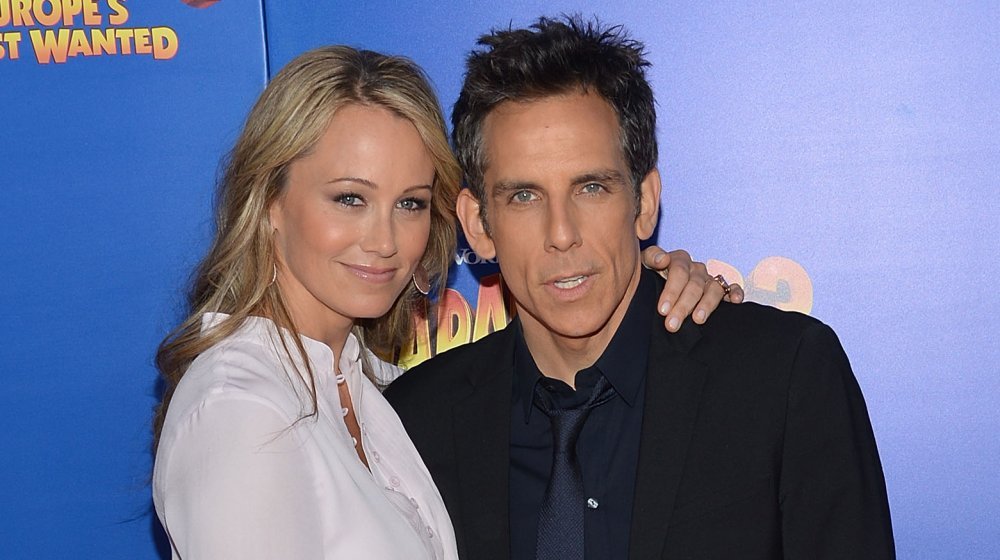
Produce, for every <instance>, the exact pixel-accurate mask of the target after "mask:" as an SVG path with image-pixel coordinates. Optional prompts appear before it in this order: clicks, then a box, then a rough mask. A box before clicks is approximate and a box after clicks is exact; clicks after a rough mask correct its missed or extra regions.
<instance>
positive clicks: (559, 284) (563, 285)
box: [551, 274, 588, 290]
mask: <svg viewBox="0 0 1000 560" xmlns="http://www.w3.org/2000/svg"><path fill="white" fill-rule="evenodd" d="M587 278H588V276H587V275H586V274H578V275H576V276H566V277H563V278H561V279H558V280H553V281H552V282H551V284H552V285H553V286H555V287H556V288H558V289H560V290H571V289H573V288H575V287H577V286H579V285H580V284H583V283H584V281H586V280H587Z"/></svg>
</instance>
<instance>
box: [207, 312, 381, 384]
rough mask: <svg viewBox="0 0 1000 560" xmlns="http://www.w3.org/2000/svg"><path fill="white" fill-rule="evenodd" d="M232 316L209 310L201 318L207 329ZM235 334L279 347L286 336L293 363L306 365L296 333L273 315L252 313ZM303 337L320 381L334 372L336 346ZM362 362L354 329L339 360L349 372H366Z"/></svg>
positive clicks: (344, 369)
mask: <svg viewBox="0 0 1000 560" xmlns="http://www.w3.org/2000/svg"><path fill="white" fill-rule="evenodd" d="M228 317H229V315H228V314H226V313H205V314H204V315H202V318H201V331H202V332H205V331H207V330H209V329H211V328H213V327H215V326H217V325H218V324H219V323H221V322H222V321H224V320H225V319H227V318H228ZM234 334H236V335H237V336H240V335H242V336H247V335H250V336H256V337H261V338H262V339H263V340H264V341H266V342H267V343H268V344H272V345H276V346H275V348H276V350H277V349H278V348H281V342H280V340H279V339H278V338H277V337H278V336H283V337H285V344H286V345H287V347H288V348H289V349H291V350H292V356H291V357H292V363H293V364H295V365H296V366H301V365H302V364H301V363H300V361H299V357H298V353H297V352H295V350H294V348H295V339H294V335H292V333H291V332H290V331H288V330H286V329H282V328H279V327H278V326H277V325H276V324H275V323H274V321H272V320H271V319H268V318H266V317H259V316H256V315H249V316H247V317H246V319H244V321H243V324H242V325H240V327H239V328H238V329H237V331H236V333H234ZM299 340H301V341H302V347H303V348H305V350H306V356H307V357H308V358H309V362H310V366H311V367H312V368H313V371H315V372H317V373H320V374H321V375H317V376H316V378H315V379H316V380H317V382H320V383H322V382H325V381H326V379H327V378H328V377H331V376H332V370H333V358H334V354H333V350H332V349H331V348H330V347H329V346H328V345H327V344H326V343H325V342H321V341H319V340H315V339H313V338H309V337H308V336H305V335H302V334H300V335H299ZM278 355H279V356H281V357H282V360H285V359H287V356H285V355H284V352H283V351H282V352H278ZM360 362H361V344H360V342H359V341H358V339H357V337H355V336H354V333H350V334H348V335H347V340H346V341H345V342H344V350H343V351H342V352H341V356H340V360H339V364H338V365H339V369H340V371H341V373H344V374H346V375H352V376H353V375H362V373H361V363H360ZM355 386H356V385H355Z"/></svg>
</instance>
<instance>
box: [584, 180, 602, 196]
mask: <svg viewBox="0 0 1000 560" xmlns="http://www.w3.org/2000/svg"><path fill="white" fill-rule="evenodd" d="M581 190H582V191H583V193H584V194H597V193H599V192H601V191H603V190H605V189H604V185H602V184H600V183H587V184H586V185H584V186H583V189H581Z"/></svg>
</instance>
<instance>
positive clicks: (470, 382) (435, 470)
mask: <svg viewBox="0 0 1000 560" xmlns="http://www.w3.org/2000/svg"><path fill="white" fill-rule="evenodd" d="M654 320H655V321H656V324H655V325H654V328H653V329H652V335H651V339H650V355H649V368H648V372H647V378H646V396H645V404H644V406H645V409H644V414H643V426H642V433H641V435H640V438H641V441H640V451H639V464H638V472H637V477H636V484H635V499H634V506H633V515H632V529H631V536H630V557H631V558H671V559H674V558H699V559H702V558H704V559H708V558H718V559H726V560H732V559H757V558H761V559H764V558H768V559H769V558H800V559H804V560H822V559H827V558H831V559H832V558H838V559H851V560H855V559H881V558H894V557H895V553H894V545H893V539H892V528H891V524H890V518H889V509H888V500H887V497H886V491H885V482H884V479H883V476H882V467H881V464H880V462H879V458H878V452H877V450H876V447H875V439H874V437H873V435H872V430H871V424H870V421H869V419H868V413H867V411H866V409H865V403H864V399H863V398H862V395H861V391H860V389H859V387H858V384H857V381H856V380H855V378H854V375H853V374H852V373H851V368H850V365H849V364H848V361H847V357H846V356H845V355H844V352H843V350H842V349H841V346H840V343H839V341H838V340H837V337H836V335H835V334H834V333H833V331H832V330H831V329H830V328H829V327H827V326H826V325H824V324H822V323H820V322H819V321H817V320H815V319H813V318H810V317H808V316H805V315H800V314H797V313H786V312H782V311H778V310H776V309H773V308H770V307H764V306H760V305H756V304H752V303H745V304H742V305H729V304H726V303H723V304H722V305H721V306H720V307H719V308H718V309H717V310H716V311H715V312H714V314H713V315H712V318H711V319H710V320H709V321H708V323H707V324H706V325H702V326H699V325H695V324H694V323H691V322H686V323H684V325H683V326H682V328H681V330H680V331H679V332H678V333H676V334H671V333H668V332H667V331H665V330H664V329H663V326H662V323H661V322H660V319H659V318H658V317H657V318H656V319H654ZM514 332H515V331H514V329H505V330H502V331H499V332H496V333H494V334H492V335H490V336H487V337H485V338H483V339H482V340H480V341H478V342H476V343H473V344H469V345H466V346H463V347H459V348H456V349H454V350H451V351H449V352H447V353H445V354H442V355H440V356H437V357H436V358H434V359H432V360H429V361H428V362H426V363H424V364H421V365H420V366H418V367H415V368H413V369H412V370H411V371H409V372H407V373H406V374H404V375H403V376H402V377H401V378H399V379H398V380H397V381H395V382H394V383H393V384H392V385H391V386H390V387H389V388H388V390H386V392H385V396H386V398H388V399H389V402H390V403H392V405H393V406H394V407H395V408H396V411H397V412H398V413H399V416H400V418H401V419H402V420H403V423H404V425H405V426H406V429H407V432H408V433H409V435H410V437H411V438H412V439H413V442H414V443H415V444H416V447H417V449H418V450H419V451H420V454H421V456H422V457H423V459H424V461H425V463H426V464H427V467H428V469H429V470H430V472H431V474H432V476H433V477H434V481H435V483H436V484H437V485H438V488H439V489H440V491H441V494H442V496H443V497H444V501H445V504H446V506H447V507H448V511H449V513H450V515H451V518H452V521H453V523H454V525H455V532H456V536H457V538H458V547H459V554H460V556H461V557H462V558H466V559H469V560H489V559H505V558H508V557H509V541H510V538H509V525H508V503H509V502H508V469H509V441H510V414H511V405H510V402H511V383H512V379H513V358H512V357H513V352H514V338H513V336H514Z"/></svg>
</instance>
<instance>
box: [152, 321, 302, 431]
mask: <svg viewBox="0 0 1000 560" xmlns="http://www.w3.org/2000/svg"><path fill="white" fill-rule="evenodd" d="M288 350H289V351H291V352H292V353H293V354H294V353H295V352H296V349H295V347H294V346H292V347H290V348H288ZM281 352H285V349H284V348H283V347H282V345H281V343H280V341H274V340H271V339H270V337H268V336H261V333H254V332H252V331H250V332H247V330H246V329H240V330H237V331H236V332H235V333H233V334H232V335H230V336H227V337H226V338H223V339H222V340H220V341H219V342H218V343H216V344H215V345H213V346H212V347H211V348H209V349H208V350H206V351H205V352H203V353H202V354H201V355H199V356H198V357H197V358H196V359H195V360H194V361H193V362H192V363H191V365H190V366H189V367H188V369H187V371H186V372H185V373H184V376H183V377H182V378H181V380H180V382H179V383H178V384H177V388H176V389H175V391H174V394H173V397H172V398H171V401H170V409H169V411H168V418H167V420H168V421H169V420H170V418H169V417H170V416H174V418H175V419H181V418H183V417H186V416H187V415H189V414H190V413H191V411H193V410H195V409H198V408H201V407H204V406H208V405H210V404H211V403H213V402H220V401H232V400H244V401H248V402H254V403H258V404H262V405H268V406H270V407H271V408H273V409H275V410H276V411H277V412H279V413H282V414H283V415H285V416H288V418H289V419H290V420H292V421H294V420H295V419H296V418H298V417H300V416H301V413H302V408H303V403H304V402H305V403H307V402H310V401H311V398H309V396H308V388H307V385H306V384H305V382H304V381H303V380H302V377H301V375H302V372H301V371H299V370H300V369H301V366H299V367H298V369H297V368H296V366H295V365H294V364H295V363H300V361H299V360H294V361H293V360H289V359H288V358H287V357H285V358H282V355H281Z"/></svg>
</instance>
